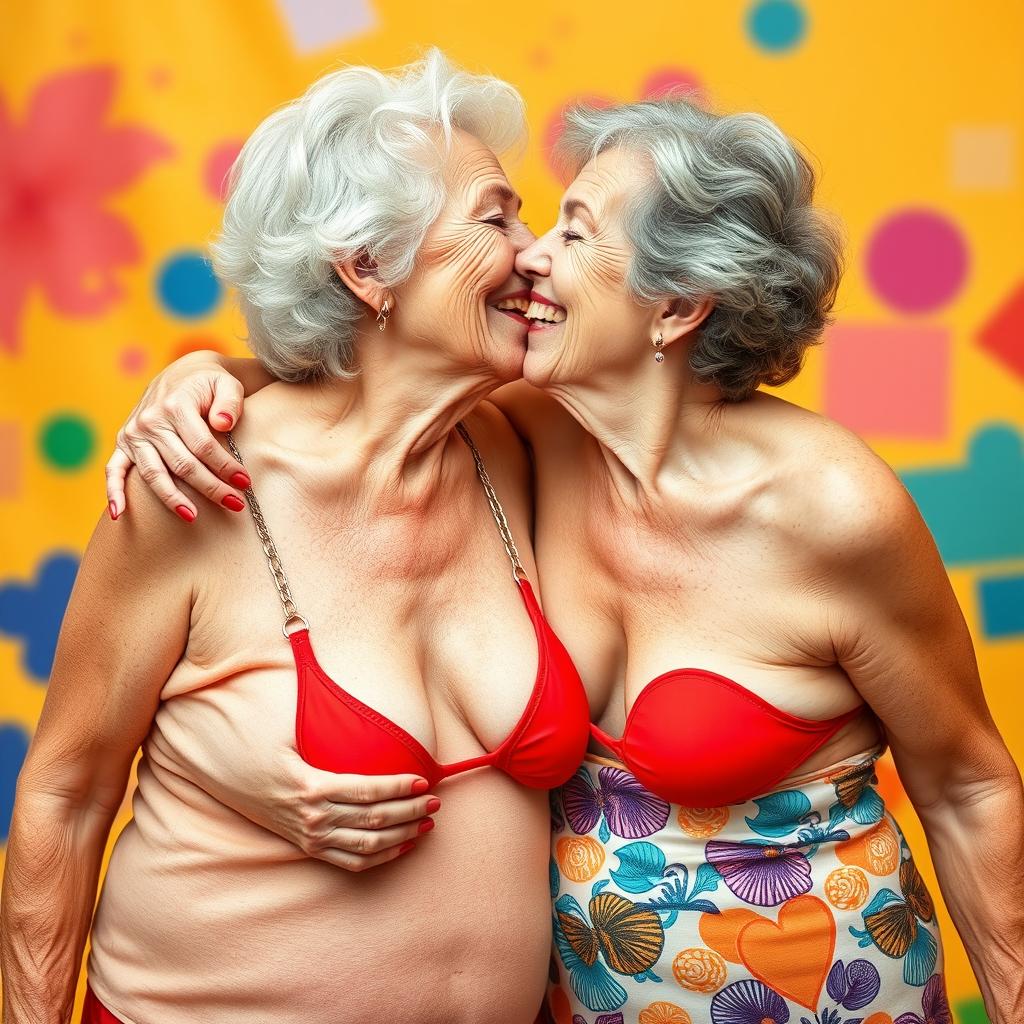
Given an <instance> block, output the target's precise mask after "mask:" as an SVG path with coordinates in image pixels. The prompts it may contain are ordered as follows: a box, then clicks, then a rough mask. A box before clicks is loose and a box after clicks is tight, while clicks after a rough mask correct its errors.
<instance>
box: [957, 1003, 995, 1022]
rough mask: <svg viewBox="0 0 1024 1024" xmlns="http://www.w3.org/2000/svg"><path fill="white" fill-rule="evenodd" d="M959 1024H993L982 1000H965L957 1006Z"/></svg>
mask: <svg viewBox="0 0 1024 1024" xmlns="http://www.w3.org/2000/svg"><path fill="white" fill-rule="evenodd" d="M956 1020H957V1024H992V1022H991V1021H990V1020H989V1019H988V1014H987V1013H986V1012H985V1004H984V1003H983V1002H982V1001H981V999H979V998H977V997H975V998H974V999H964V1000H962V1001H961V1002H959V1003H957V1004H956Z"/></svg>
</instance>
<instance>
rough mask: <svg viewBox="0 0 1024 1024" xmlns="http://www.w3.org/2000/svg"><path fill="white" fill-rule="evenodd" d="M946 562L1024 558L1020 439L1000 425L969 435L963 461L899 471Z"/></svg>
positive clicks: (1023, 445)
mask: <svg viewBox="0 0 1024 1024" xmlns="http://www.w3.org/2000/svg"><path fill="white" fill-rule="evenodd" d="M900 477H901V479H902V480H903V483H904V484H905V485H906V488H907V490H908V491H910V494H911V497H912V498H913V499H914V501H916V502H917V506H918V508H919V509H920V510H921V514H922V515H923V516H924V519H925V522H926V523H927V524H928V527H929V529H930V530H931V531H932V534H933V536H934V537H935V543H936V544H938V547H939V553H940V554H941V555H942V560H943V561H944V562H945V563H946V565H972V564H979V563H984V562H995V561H1004V560H1008V559H1014V558H1024V516H1022V515H1021V509H1022V508H1024V443H1022V439H1021V435H1020V434H1019V433H1018V432H1017V431H1016V430H1015V429H1014V428H1013V427H1011V426H1009V425H1007V424H1002V423H989V424H986V425H985V427H984V428H983V429H982V430H979V431H978V432H977V433H976V434H975V435H974V437H973V438H972V439H971V443H970V449H969V452H968V456H967V462H966V463H965V464H963V465H959V466H937V467H934V468H928V469H915V470H907V471H904V472H902V473H900Z"/></svg>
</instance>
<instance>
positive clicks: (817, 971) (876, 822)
mask: <svg viewBox="0 0 1024 1024" xmlns="http://www.w3.org/2000/svg"><path fill="white" fill-rule="evenodd" d="M881 753H882V751H881V750H873V751H870V752H866V753H865V754H862V755H859V756H858V757H856V758H853V759H852V760H848V761H844V762H841V763H839V764H836V765H832V766H831V767H829V768H827V769H824V770H822V771H820V772H816V773H814V774H813V775H810V776H805V777H798V778H797V779H796V780H794V781H792V782H790V783H788V784H787V785H786V788H784V789H781V790H779V791H777V792H772V793H767V794H765V795H764V796H762V797H758V798H757V799H754V800H751V801H749V802H748V803H745V804H736V805H733V806H730V807H715V808H687V807H678V806H674V805H671V804H668V803H666V802H665V801H664V800H662V799H660V798H659V797H657V796H655V795H654V794H653V793H650V792H649V791H648V790H646V789H644V787H643V786H641V785H640V783H639V782H638V781H637V780H636V779H635V778H634V777H633V775H631V774H630V772H628V771H627V770H626V769H625V768H623V767H621V766H617V765H616V764H615V763H614V762H610V761H605V760H603V759H599V758H593V757H590V756H588V757H587V759H586V760H585V761H584V763H583V764H582V765H581V766H580V768H579V769H578V770H577V772H576V774H575V776H574V777H573V778H572V779H570V780H569V781H568V782H567V783H566V784H565V785H564V786H562V787H561V788H560V789H559V790H556V791H554V792H553V793H552V824H553V832H552V846H551V852H552V860H551V865H550V876H551V895H552V902H553V921H552V924H553V928H554V951H553V962H552V974H551V982H552V983H551V986H550V989H549V1010H550V1013H551V1016H552V1018H553V1019H554V1021H555V1022H556V1024H634V1022H636V1024H918V1022H922V1024H923V1022H925V1021H927V1022H932V1024H952V1020H953V1018H952V1015H951V1013H950V1008H949V1002H948V999H947V996H946V990H945V985H944V981H943V976H942V950H941V945H940V941H939V932H938V924H937V921H936V917H935V908H934V906H933V904H932V899H931V896H930V895H929V893H928V890H927V889H926V888H925V885H924V882H923V881H922V879H921V875H920V874H919V872H918V870H917V867H916V865H915V864H914V859H913V856H912V855H911V852H910V849H909V848H908V847H907V844H906V841H905V840H904V838H903V834H902V832H901V831H900V828H899V826H898V825H897V824H896V822H895V820H894V819H893V818H892V816H891V815H890V814H889V813H888V812H887V811H886V809H885V805H884V803H883V801H882V799H881V797H880V796H879V794H878V792H877V790H876V788H875V784H876V783H877V778H876V776H875V771H874V765H875V762H876V761H877V759H878V757H879V756H880V754H881Z"/></svg>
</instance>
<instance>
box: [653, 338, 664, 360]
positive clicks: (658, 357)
mask: <svg viewBox="0 0 1024 1024" xmlns="http://www.w3.org/2000/svg"><path fill="white" fill-rule="evenodd" d="M652 344H653V345H654V347H655V349H656V351H655V353H654V361H655V362H656V363H663V362H665V353H664V352H662V351H661V346H662V345H664V344H665V339H664V338H663V337H662V336H661V331H659V332H658V336H657V337H656V338H655V339H654V341H653V343H652Z"/></svg>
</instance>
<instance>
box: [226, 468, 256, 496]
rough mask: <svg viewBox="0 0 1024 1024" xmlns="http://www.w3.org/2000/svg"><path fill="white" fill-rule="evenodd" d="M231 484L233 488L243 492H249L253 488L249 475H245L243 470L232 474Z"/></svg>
mask: <svg viewBox="0 0 1024 1024" xmlns="http://www.w3.org/2000/svg"><path fill="white" fill-rule="evenodd" d="M229 483H230V484H231V486H232V487H237V488H238V489H239V490H241V491H247V490H249V488H250V487H252V481H251V480H250V479H249V474H248V473H243V472H242V471H241V470H239V471H238V472H237V473H232V474H231V480H230V481H229Z"/></svg>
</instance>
